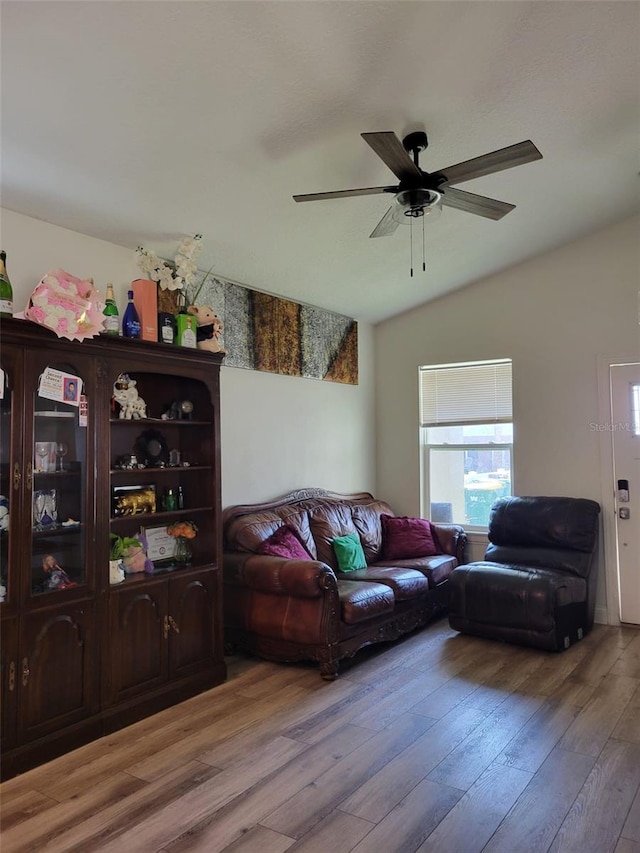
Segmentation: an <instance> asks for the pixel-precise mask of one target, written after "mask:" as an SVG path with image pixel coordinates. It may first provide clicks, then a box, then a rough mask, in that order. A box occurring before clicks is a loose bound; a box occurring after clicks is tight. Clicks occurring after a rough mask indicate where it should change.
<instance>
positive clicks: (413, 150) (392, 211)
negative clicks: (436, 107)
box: [293, 131, 542, 275]
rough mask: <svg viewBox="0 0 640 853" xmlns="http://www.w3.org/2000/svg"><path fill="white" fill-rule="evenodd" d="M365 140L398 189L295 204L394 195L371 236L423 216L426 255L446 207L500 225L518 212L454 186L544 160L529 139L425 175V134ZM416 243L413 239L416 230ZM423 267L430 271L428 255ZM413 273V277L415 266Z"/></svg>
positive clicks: (314, 196)
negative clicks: (431, 223) (430, 233)
mask: <svg viewBox="0 0 640 853" xmlns="http://www.w3.org/2000/svg"><path fill="white" fill-rule="evenodd" d="M361 136H362V138H363V139H364V140H365V142H366V143H367V144H368V145H369V146H370V147H371V148H373V150H374V151H375V153H376V154H377V155H378V157H380V159H381V160H382V161H383V162H384V163H385V164H386V165H387V166H388V167H389V169H391V171H392V172H393V173H394V175H395V176H396V177H397V178H398V180H399V181H400V183H399V184H398V185H397V186H385V187H366V188H363V189H361V190H357V189H353V190H338V191H337V192H327V193H311V194H307V195H294V197H293V198H294V200H295V201H298V202H300V201H321V200H324V199H332V198H345V197H348V196H358V195H375V194H379V193H393V194H394V199H393V203H392V205H391V207H390V208H389V209H388V210H387V212H386V213H385V215H384V216H383V217H382V219H381V220H380V222H378V224H377V225H376V227H375V228H374V229H373V231H372V232H371V234H370V235H369V236H370V237H388V236H390V235H391V234H393V233H394V232H395V231H396V229H397V228H398V226H399V225H400V224H401V223H404V222H409V223H412V222H413V220H414V219H418V218H422V223H423V252H424V217H425V216H427V215H429V216H431V217H432V218H433V219H435V218H436V216H438V215H439V213H440V212H441V210H442V206H443V205H444V206H445V207H453V208H457V209H458V210H463V211H466V212H467V213H473V214H475V215H476V216H482V217H484V218H485V219H493V220H495V221H497V220H498V219H502V217H503V216H506V215H507V213H510V212H511V211H512V210H513V209H514V208H515V204H509V203H508V202H505V201H498V200H497V199H494V198H487V197H486V196H481V195H477V194H476V193H470V192H467V191H466V190H459V189H456V188H455V187H453V186H452V184H460V183H464V182H465V181H471V180H473V179H474V178H481V177H483V176H485V175H491V174H493V173H494V172H502V171H504V170H505V169H511V168H513V167H514V166H522V165H524V164H525V163H531V162H533V161H534V160H541V159H542V154H541V153H540V151H538V149H537V148H536V146H535V145H534V144H533V142H531V140H530V139H527V140H525V141H524V142H518V143H516V144H515V145H509V146H508V147H507V148H501V149H499V150H497V151H491V152H490V153H489V154H483V155H481V156H480V157H474V158H473V159H472V160H465V161H464V162H462V163H456V164H455V165H453V166H448V167H447V168H445V169H440V170H438V171H435V172H425V171H423V170H422V169H421V168H420V165H419V156H420V153H421V152H422V151H424V150H426V148H427V146H428V144H429V142H428V139H427V134H426V133H424V132H422V131H416V132H414V133H410V134H408V135H407V136H405V137H404V139H403V140H402V142H400V140H399V139H398V137H397V136H396V134H395V133H393V132H392V131H382V132H379V133H363V134H361ZM411 155H413V156H411ZM411 239H412V241H413V232H412V234H411ZM412 245H413V242H412ZM422 267H423V269H425V263H424V257H423V264H422ZM411 275H413V263H412V268H411Z"/></svg>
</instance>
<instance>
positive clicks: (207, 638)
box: [169, 569, 217, 677]
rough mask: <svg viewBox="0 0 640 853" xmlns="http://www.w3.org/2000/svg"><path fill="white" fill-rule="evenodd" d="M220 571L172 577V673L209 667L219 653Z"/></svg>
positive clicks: (195, 670) (170, 601)
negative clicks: (217, 587)
mask: <svg viewBox="0 0 640 853" xmlns="http://www.w3.org/2000/svg"><path fill="white" fill-rule="evenodd" d="M216 578H217V572H215V571H212V570H210V569H209V570H205V571H202V572H200V573H199V574H197V575H195V576H194V575H189V576H186V577H181V576H179V575H177V576H174V577H173V578H171V582H170V587H169V613H170V616H171V618H172V620H173V621H171V620H170V627H171V633H170V635H169V636H170V646H169V650H170V675H171V676H172V677H179V676H186V675H191V674H192V673H194V672H199V671H202V670H204V669H207V668H208V667H210V666H211V665H212V663H213V662H214V660H215V656H216V647H215V628H216V625H215V614H216V612H217V601H216V596H217V590H216Z"/></svg>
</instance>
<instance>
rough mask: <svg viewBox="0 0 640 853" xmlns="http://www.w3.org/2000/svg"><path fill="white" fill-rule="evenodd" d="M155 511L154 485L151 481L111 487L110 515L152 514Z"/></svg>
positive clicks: (118, 516) (121, 516)
mask: <svg viewBox="0 0 640 853" xmlns="http://www.w3.org/2000/svg"><path fill="white" fill-rule="evenodd" d="M155 512H156V487H155V484H153V483H147V484H145V485H142V484H140V485H134V486H112V487H111V515H112V517H114V518H123V517H125V516H131V515H152V514H153V513H155Z"/></svg>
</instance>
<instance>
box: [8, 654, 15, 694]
mask: <svg viewBox="0 0 640 853" xmlns="http://www.w3.org/2000/svg"><path fill="white" fill-rule="evenodd" d="M15 686H16V662H15V661H14V660H12V661H11V663H10V664H9V693H11V692H13V690H14V689H15Z"/></svg>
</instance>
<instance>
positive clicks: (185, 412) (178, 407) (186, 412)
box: [162, 400, 193, 421]
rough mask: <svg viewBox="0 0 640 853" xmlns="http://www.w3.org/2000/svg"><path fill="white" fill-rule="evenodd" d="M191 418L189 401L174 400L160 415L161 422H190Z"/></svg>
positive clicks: (191, 408)
mask: <svg viewBox="0 0 640 853" xmlns="http://www.w3.org/2000/svg"><path fill="white" fill-rule="evenodd" d="M192 417H193V403H192V402H191V400H174V401H173V402H172V403H170V404H169V407H168V408H167V410H166V412H163V414H162V420H163V421H190V420H191V418H192Z"/></svg>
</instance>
